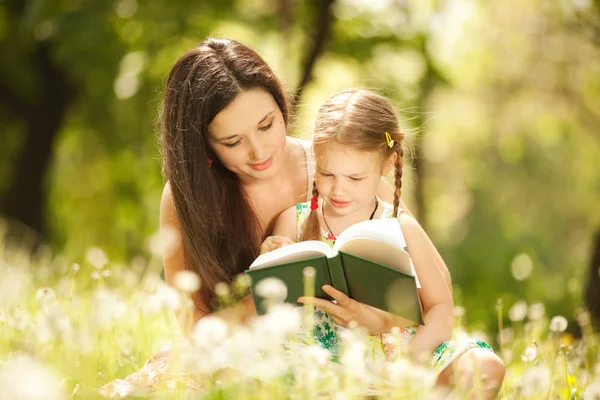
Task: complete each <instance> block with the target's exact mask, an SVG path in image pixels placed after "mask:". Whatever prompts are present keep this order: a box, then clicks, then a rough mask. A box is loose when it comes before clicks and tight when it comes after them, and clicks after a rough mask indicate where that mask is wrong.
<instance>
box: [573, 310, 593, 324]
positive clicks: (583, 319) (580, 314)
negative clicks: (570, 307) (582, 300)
mask: <svg viewBox="0 0 600 400" xmlns="http://www.w3.org/2000/svg"><path fill="white" fill-rule="evenodd" d="M575 319H577V323H578V324H579V326H582V327H584V326H588V325H589V324H590V323H591V318H590V313H589V312H588V311H587V310H585V309H582V308H580V309H578V310H577V312H576V313H575Z"/></svg>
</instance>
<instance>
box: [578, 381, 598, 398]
mask: <svg viewBox="0 0 600 400" xmlns="http://www.w3.org/2000/svg"><path fill="white" fill-rule="evenodd" d="M582 399H584V400H600V382H594V383H592V384H590V385H588V387H586V388H585V391H584V392H583V396H582Z"/></svg>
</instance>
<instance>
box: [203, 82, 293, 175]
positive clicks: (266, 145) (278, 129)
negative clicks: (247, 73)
mask: <svg viewBox="0 0 600 400" xmlns="http://www.w3.org/2000/svg"><path fill="white" fill-rule="evenodd" d="M208 133H209V144H210V147H211V149H212V151H213V152H214V154H215V155H216V156H217V158H218V160H219V162H220V163H221V164H223V165H224V166H225V167H226V168H227V169H229V170H230V171H232V172H234V173H235V174H236V175H237V176H238V177H239V178H240V180H241V181H242V182H246V183H249V182H253V181H256V180H262V179H266V178H270V177H272V176H273V175H275V174H276V173H277V171H278V170H279V169H280V168H281V166H282V164H283V155H284V149H285V143H286V133H287V132H286V126H285V122H284V120H283V115H282V114H281V110H280V109H279V106H278V105H277V102H275V99H274V98H273V96H271V94H270V93H269V92H267V91H265V90H264V89H250V90H248V91H245V92H242V93H241V94H239V95H238V96H237V97H236V98H235V99H234V100H233V101H232V102H231V103H230V104H229V105H228V106H227V107H225V108H224V109H223V110H221V112H220V113H218V114H217V116H216V117H215V118H214V119H213V120H212V122H211V123H210V124H209V125H208Z"/></svg>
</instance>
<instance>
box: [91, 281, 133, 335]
mask: <svg viewBox="0 0 600 400" xmlns="http://www.w3.org/2000/svg"><path fill="white" fill-rule="evenodd" d="M126 311H127V307H126V306H125V303H123V301H122V300H121V298H120V297H119V296H118V295H117V294H116V293H115V292H114V291H112V290H108V289H102V288H101V289H97V290H96V291H95V292H94V294H93V295H92V305H91V315H90V320H91V322H92V325H93V326H94V327H95V328H97V329H104V328H107V327H108V326H109V325H111V324H114V323H116V322H118V321H120V320H121V319H122V318H123V317H124V316H125V313H126Z"/></svg>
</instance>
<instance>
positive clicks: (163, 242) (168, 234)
mask: <svg viewBox="0 0 600 400" xmlns="http://www.w3.org/2000/svg"><path fill="white" fill-rule="evenodd" d="M180 243H181V236H180V234H179V231H178V230H177V229H175V228H172V227H163V228H161V229H160V231H159V232H157V233H156V234H154V235H153V236H152V237H150V238H149V239H148V250H150V253H152V255H153V256H155V257H163V256H165V255H167V256H168V255H171V254H173V253H174V252H175V251H176V250H177V249H178V247H179V245H180Z"/></svg>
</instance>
